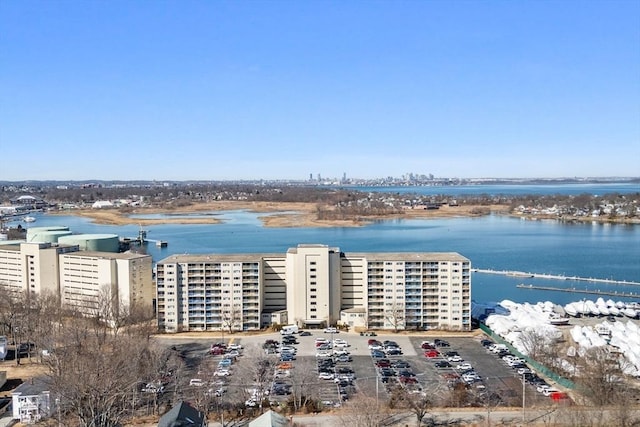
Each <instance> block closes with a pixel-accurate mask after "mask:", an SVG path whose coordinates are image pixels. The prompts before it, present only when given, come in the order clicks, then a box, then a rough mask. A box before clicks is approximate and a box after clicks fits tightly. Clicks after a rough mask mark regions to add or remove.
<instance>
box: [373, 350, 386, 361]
mask: <svg viewBox="0 0 640 427" xmlns="http://www.w3.org/2000/svg"><path fill="white" fill-rule="evenodd" d="M371 357H373V358H374V359H376V358H382V357H385V354H384V352H382V351H380V350H373V351H372V352H371Z"/></svg>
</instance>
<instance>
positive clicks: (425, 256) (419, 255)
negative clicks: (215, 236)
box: [158, 245, 469, 264]
mask: <svg viewBox="0 0 640 427" xmlns="http://www.w3.org/2000/svg"><path fill="white" fill-rule="evenodd" d="M298 247H305V248H312V247H317V248H329V247H328V246H326V245H298ZM298 247H296V248H290V249H289V250H287V253H296V251H297V248H298ZM330 249H331V250H335V251H339V249H338V248H330ZM285 256H286V254H285V253H259V254H256V253H253V254H183V255H171V256H169V257H167V258H165V259H163V260H161V261H159V262H158V264H168V263H197V262H202V263H206V262H258V261H261V260H262V259H263V258H273V257H276V258H284V257H285ZM345 256H346V257H349V258H366V259H367V261H459V262H469V259H468V258H465V257H463V256H462V255H460V254H459V253H457V252H347V253H345Z"/></svg>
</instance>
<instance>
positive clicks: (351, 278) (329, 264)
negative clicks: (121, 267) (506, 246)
mask: <svg viewBox="0 0 640 427" xmlns="http://www.w3.org/2000/svg"><path fill="white" fill-rule="evenodd" d="M470 271H471V263H470V261H469V260H468V259H467V258H465V257H463V256H461V255H460V254H457V253H432V252H424V253H423V252H420V253H415V252H407V253H403V252H397V253H345V252H341V251H340V249H339V248H335V247H329V246H326V245H319V244H309V245H298V246H297V247H295V248H290V249H289V250H288V251H287V252H286V253H284V254H238V255H229V254H225V255H214V254H210V255H174V256H170V257H168V258H166V259H164V260H162V261H160V262H159V263H158V265H157V283H156V285H157V311H158V326H159V328H160V329H161V330H164V331H166V332H179V331H188V330H191V331H195V330H200V331H202V330H221V329H231V330H254V329H259V328H261V327H264V326H267V325H269V324H271V323H295V324H297V325H298V326H300V327H307V328H314V327H323V326H326V325H336V324H346V325H348V326H351V327H362V328H370V329H387V330H403V329H447V330H469V329H470V328H471V309H470V307H471V273H470Z"/></svg>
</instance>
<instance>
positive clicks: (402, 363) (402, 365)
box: [391, 360, 411, 369]
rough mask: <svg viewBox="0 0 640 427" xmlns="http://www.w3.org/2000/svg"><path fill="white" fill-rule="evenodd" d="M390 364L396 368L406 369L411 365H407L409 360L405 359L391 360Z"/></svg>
mask: <svg viewBox="0 0 640 427" xmlns="http://www.w3.org/2000/svg"><path fill="white" fill-rule="evenodd" d="M391 366H392V367H394V368H396V369H406V368H410V367H411V365H409V362H407V361H405V360H394V361H392V362H391Z"/></svg>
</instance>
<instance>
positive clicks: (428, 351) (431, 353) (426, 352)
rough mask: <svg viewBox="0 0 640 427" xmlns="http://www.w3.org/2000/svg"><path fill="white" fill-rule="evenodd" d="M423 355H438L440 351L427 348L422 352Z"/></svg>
mask: <svg viewBox="0 0 640 427" xmlns="http://www.w3.org/2000/svg"><path fill="white" fill-rule="evenodd" d="M424 356H425V357H440V353H438V352H437V351H436V350H427V351H425V352H424Z"/></svg>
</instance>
